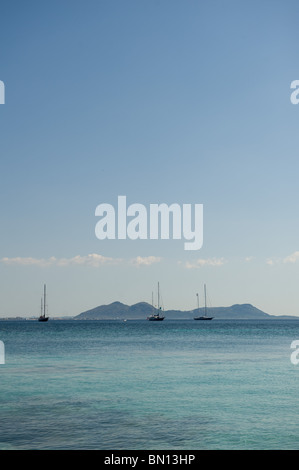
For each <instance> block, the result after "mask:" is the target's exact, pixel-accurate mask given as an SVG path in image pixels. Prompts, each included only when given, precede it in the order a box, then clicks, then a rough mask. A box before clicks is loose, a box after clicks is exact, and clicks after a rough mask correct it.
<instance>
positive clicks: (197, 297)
mask: <svg viewBox="0 0 299 470" xmlns="http://www.w3.org/2000/svg"><path fill="white" fill-rule="evenodd" d="M196 297H197V308H198V310H199V296H198V294H196Z"/></svg>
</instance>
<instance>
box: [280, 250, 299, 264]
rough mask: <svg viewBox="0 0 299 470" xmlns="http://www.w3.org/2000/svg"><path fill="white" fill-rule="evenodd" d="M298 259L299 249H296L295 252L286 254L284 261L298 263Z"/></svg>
mask: <svg viewBox="0 0 299 470" xmlns="http://www.w3.org/2000/svg"><path fill="white" fill-rule="evenodd" d="M297 261H299V251H294V253H292V254H291V255H289V256H286V258H284V260H283V262H284V263H296V262H297Z"/></svg>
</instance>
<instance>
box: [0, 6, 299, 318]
mask: <svg viewBox="0 0 299 470" xmlns="http://www.w3.org/2000/svg"><path fill="white" fill-rule="evenodd" d="M298 13H299V5H298V2H297V1H293V0H286V1H285V0H259V1H256V0H250V1H245V0H243V1H242V0H226V1H223V0H187V1H182V0H161V1H160V0H151V1H145V0H141V1H140V0H125V1H124V0H112V1H108V0H85V1H83V0H59V1H58V0H52V1H51V2H49V1H44V2H40V1H39V0H28V1H27V2H23V1H21V0H13V1H11V0H2V1H1V5H0V18H1V28H0V80H1V81H2V82H3V83H4V84H5V104H0V177H1V185H0V196H1V199H0V201H1V202H0V215H1V244H0V281H1V282H0V299H1V301H0V317H13V316H27V317H29V316H36V315H38V314H39V309H40V298H41V295H42V292H43V284H44V283H46V285H47V294H48V314H49V315H50V317H60V316H65V315H71V316H72V315H77V314H79V313H81V312H82V311H85V310H88V309H90V308H93V307H96V306H98V305H103V304H109V303H111V302H114V301H120V302H123V303H125V304H128V305H132V304H134V303H136V302H140V301H145V302H149V303H151V299H152V292H154V293H155V292H156V289H157V283H158V282H159V283H160V288H161V294H162V299H163V304H164V307H165V309H166V310H167V309H181V310H190V309H194V308H196V306H197V297H196V293H199V295H200V302H201V303H202V301H203V286H204V284H206V285H207V291H208V294H209V298H210V300H211V305H212V306H215V307H217V306H230V305H233V304H237V303H240V304H242V303H251V304H252V305H254V306H255V307H257V308H260V309H261V310H263V311H265V312H266V313H269V314H272V315H297V316H299V289H298V286H299V187H298V174H299V171H298V170H299V159H298V157H299V141H298V137H297V136H298V130H299V105H298V106H297V105H294V104H292V102H291V100H290V96H291V93H292V90H291V88H290V85H291V82H292V81H294V80H299V67H298V52H297V44H298V40H299V31H298V27H297V21H296V19H297V16H298ZM121 195H122V196H126V198H127V203H128V205H131V204H133V203H137V204H142V205H144V206H145V207H146V208H149V206H150V204H162V203H163V204H167V205H170V204H173V203H175V204H179V205H180V206H181V207H183V204H191V205H192V207H194V205H195V204H203V246H202V248H201V249H200V250H193V251H187V250H184V240H183V239H181V240H172V239H169V240H162V239H158V240H150V239H147V240H142V239H138V240H130V239H125V240H119V239H115V240H112V239H109V240H108V239H105V240H99V239H98V238H97V237H96V235H95V226H96V223H97V221H98V217H96V216H95V210H96V207H97V206H98V205H99V204H104V203H106V204H110V205H112V206H113V207H114V208H115V210H117V200H118V196H121Z"/></svg>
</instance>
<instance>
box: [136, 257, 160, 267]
mask: <svg viewBox="0 0 299 470" xmlns="http://www.w3.org/2000/svg"><path fill="white" fill-rule="evenodd" d="M160 261H161V258H159V257H158V256H146V257H142V256H137V258H134V259H133V260H131V264H133V265H134V266H137V267H139V266H150V265H151V264H154V263H159V262H160Z"/></svg>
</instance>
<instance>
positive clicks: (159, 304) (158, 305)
mask: <svg viewBox="0 0 299 470" xmlns="http://www.w3.org/2000/svg"><path fill="white" fill-rule="evenodd" d="M159 289H160V287H159V282H158V310H160V291H159Z"/></svg>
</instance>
